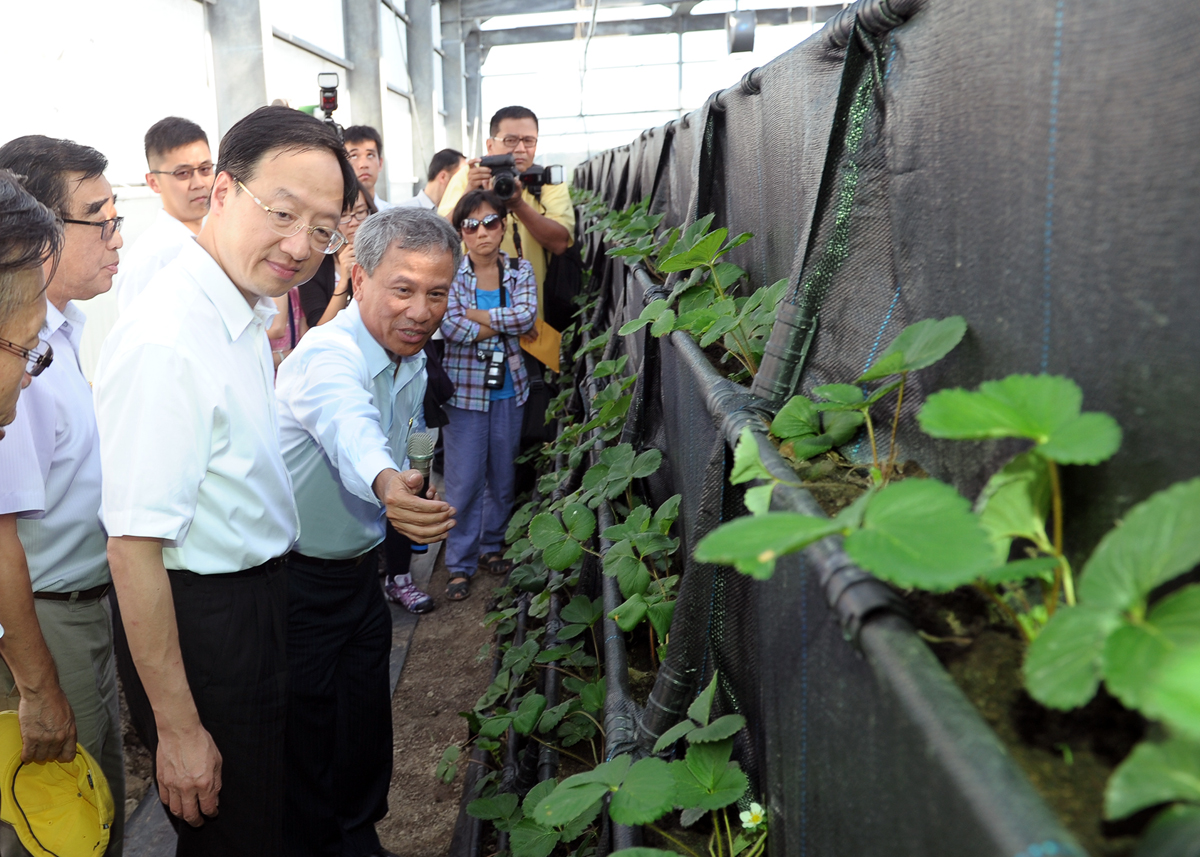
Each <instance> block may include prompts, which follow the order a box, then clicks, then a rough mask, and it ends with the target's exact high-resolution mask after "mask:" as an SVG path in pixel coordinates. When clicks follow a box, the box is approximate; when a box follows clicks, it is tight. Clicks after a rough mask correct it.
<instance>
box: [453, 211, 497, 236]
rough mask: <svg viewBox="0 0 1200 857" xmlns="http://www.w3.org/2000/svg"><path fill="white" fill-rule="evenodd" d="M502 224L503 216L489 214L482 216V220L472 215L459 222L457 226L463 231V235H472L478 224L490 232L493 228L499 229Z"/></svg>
mask: <svg viewBox="0 0 1200 857" xmlns="http://www.w3.org/2000/svg"><path fill="white" fill-rule="evenodd" d="M503 225H504V218H503V217H501V216H500V215H499V214H489V215H488V216H487V217H485V218H483V220H476V219H475V218H474V217H468V218H467V219H466V220H464V221H463V222H462V223H460V224H459V228H460V229H461V230H462V231H463V234H464V235H474V234H475V232H476V231H477V230H478V229H479V227H480V226H482V227H483V228H484V229H486V230H487V231H488V232H491V231H492V230H493V229H499V228H500V227H501V226H503Z"/></svg>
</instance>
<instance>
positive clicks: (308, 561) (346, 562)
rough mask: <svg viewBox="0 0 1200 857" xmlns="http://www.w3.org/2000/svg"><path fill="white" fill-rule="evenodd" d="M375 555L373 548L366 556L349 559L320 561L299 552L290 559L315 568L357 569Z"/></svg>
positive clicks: (289, 556)
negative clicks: (365, 560)
mask: <svg viewBox="0 0 1200 857" xmlns="http://www.w3.org/2000/svg"><path fill="white" fill-rule="evenodd" d="M374 553H375V549H374V548H371V549H370V550H369V551H367V552H366V553H364V554H359V555H358V556H353V557H350V558H349V559H319V558H317V557H315V556H305V555H304V554H302V553H300V552H299V551H292V552H291V553H289V554H288V559H292V560H295V561H296V562H302V563H304V564H305V565H311V566H314V567H315V568H335V569H336V568H357V567H358V566H359V565H361V564H362V561H363V560H364V559H366V558H367V557H369V556H372V555H373V554H374Z"/></svg>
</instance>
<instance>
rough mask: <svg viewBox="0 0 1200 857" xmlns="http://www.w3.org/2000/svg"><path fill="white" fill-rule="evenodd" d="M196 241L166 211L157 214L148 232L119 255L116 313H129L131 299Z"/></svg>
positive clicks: (191, 234) (190, 231) (189, 231)
mask: <svg viewBox="0 0 1200 857" xmlns="http://www.w3.org/2000/svg"><path fill="white" fill-rule="evenodd" d="M195 240H196V236H195V235H194V234H193V233H192V230H190V229H188V228H187V227H186V226H184V225H183V223H182V222H180V221H178V220H176V219H175V218H174V217H172V216H171V215H169V214H167V212H166V211H165V210H159V212H158V214H157V215H155V217H154V223H152V224H150V228H149V229H147V230H146V231H145V232H143V233H142V234H141V235H140V236H139V237H138V240H137V241H135V242H134V243H133V246H132V247H130V248H129V249H128V250H126V251H125V252H124V253H122V254H121V265H120V270H119V271H118V272H117V281H116V284H115V286H114V288H115V289H116V292H117V310H118V311H119V312H125V310H127V309H129V305H130V304H131V303H133V299H134V298H136V297H137V296H138V295H140V294H141V293H142V292H143V291H145V290H146V286H148V285H150V281H151V280H152V279H154V275H155V274H157V273H158V272H159V271H161V270H162V269H163V268H165V267H166V266H167V263H168V262H170V261H171V260H173V259H174V258H175V257H176V256H178V255H179V251H180V250H182V249H183V247H184V245H185V244H189V243H192V242H194V241H195Z"/></svg>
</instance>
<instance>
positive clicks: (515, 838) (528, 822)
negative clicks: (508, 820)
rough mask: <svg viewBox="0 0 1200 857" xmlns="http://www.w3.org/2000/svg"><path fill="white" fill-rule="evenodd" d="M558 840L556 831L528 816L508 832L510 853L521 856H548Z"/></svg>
mask: <svg viewBox="0 0 1200 857" xmlns="http://www.w3.org/2000/svg"><path fill="white" fill-rule="evenodd" d="M550 797H554V795H551V796H550ZM558 840H559V836H558V833H556V832H555V831H553V830H549V829H547V828H545V827H543V826H542V825H540V824H538V823H537V821H535V820H533V819H529V818H526V819H522V820H521V821H518V822H517V823H516V824H514V825H513V829H512V832H511V833H509V846H510V848H511V850H512V853H513V854H520V855H521V857H550V854H552V853H553V852H554V849H555V848H556V847H557V846H558Z"/></svg>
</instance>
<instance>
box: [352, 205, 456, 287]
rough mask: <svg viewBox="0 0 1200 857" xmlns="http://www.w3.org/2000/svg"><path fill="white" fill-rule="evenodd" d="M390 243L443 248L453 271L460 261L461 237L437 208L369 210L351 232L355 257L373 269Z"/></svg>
mask: <svg viewBox="0 0 1200 857" xmlns="http://www.w3.org/2000/svg"><path fill="white" fill-rule="evenodd" d="M389 247H395V248H396V249H397V250H413V251H416V252H418V253H435V252H440V251H445V252H447V253H449V254H450V255H451V256H452V257H453V258H454V271H455V273H457V272H458V266H459V265H460V264H461V263H462V239H461V238H459V237H458V233H457V232H455V231H454V227H452V226H451V225H450V223H449V222H448V221H447V220H446V219H445V218H444V217H440V216H438V214H437V212H435V211H429V210H426V209H421V208H388V209H385V210H384V211H381V212H379V213H378V214H372V215H371V216H370V217H368V218H367V219H366V220H364V221H363V224H362V226H360V227H358V232H357V233H355V235H354V259H355V261H356V262H358V264H359V265H361V266H362V268H363V270H364V271H366V272H367V276H371V275H372V274H374V273H375V269H376V268H378V267H379V263H380V262H382V261H383V254H384V253H386V252H387V249H388V248H389Z"/></svg>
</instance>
